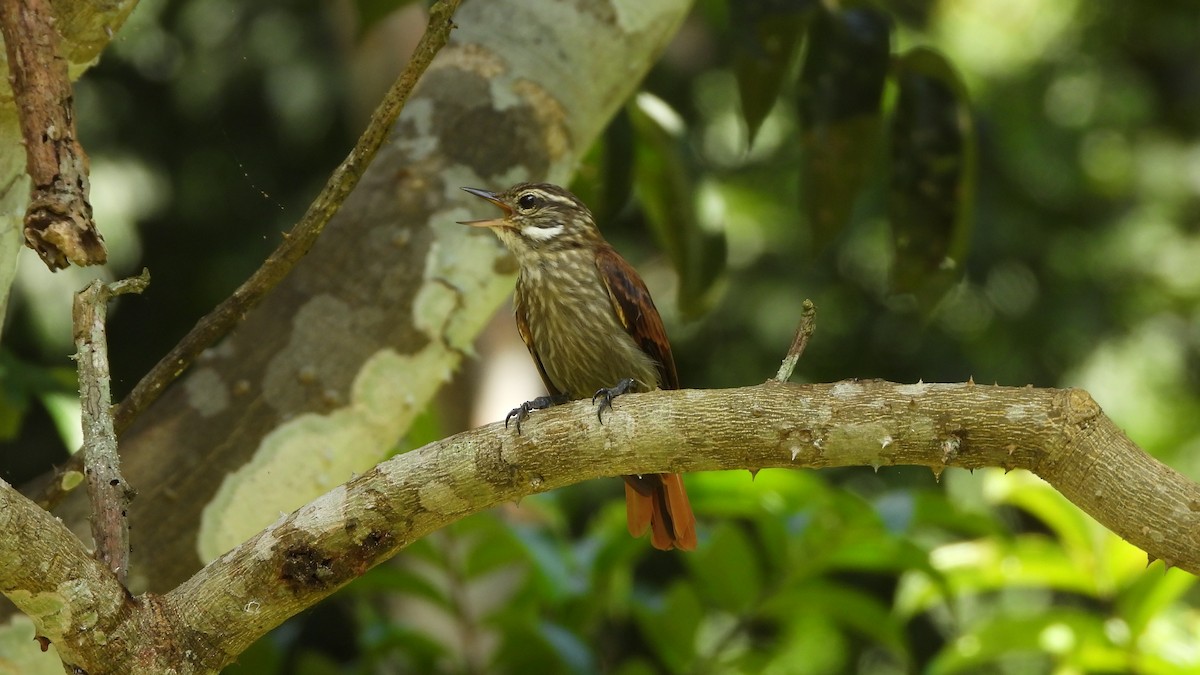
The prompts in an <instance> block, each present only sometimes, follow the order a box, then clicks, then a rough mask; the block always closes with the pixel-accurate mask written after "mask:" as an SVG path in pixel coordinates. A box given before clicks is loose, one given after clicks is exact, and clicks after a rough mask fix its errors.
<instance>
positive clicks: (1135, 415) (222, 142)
mask: <svg viewBox="0 0 1200 675" xmlns="http://www.w3.org/2000/svg"><path fill="white" fill-rule="evenodd" d="M475 1H479V0H475ZM422 27H423V17H422V6H421V5H420V4H419V3H404V2H394V1H393V2H389V1H387V0H358V1H357V2H350V1H348V0H343V1H340V2H314V1H304V0H296V1H291V2H286V1H282V0H260V1H258V2H254V3H236V2H233V1H232V0H142V2H141V3H140V6H139V7H138V9H137V10H136V12H135V13H134V15H133V16H132V18H131V19H130V21H129V23H128V24H127V25H126V26H125V28H123V29H122V30H121V32H120V33H119V34H118V35H117V37H116V39H115V40H114V42H113V43H112V45H110V47H109V48H108V50H107V51H106V52H105V53H104V56H103V58H102V60H101V62H100V64H99V65H98V66H96V67H95V68H93V69H92V70H91V71H89V72H88V73H87V74H86V75H85V76H84V77H83V78H82V79H81V80H80V81H79V83H78V84H77V88H76V104H77V113H78V119H79V124H80V134H81V136H82V140H83V142H84V144H85V147H87V149H88V151H89V152H90V154H91V157H92V171H93V201H94V204H95V207H96V217H97V221H98V222H99V223H100V225H101V229H102V230H103V231H104V232H105V235H106V237H107V238H108V241H109V244H110V251H111V252H112V263H111V264H110V266H109V272H108V273H110V274H114V275H124V274H128V273H131V272H133V271H135V270H136V269H139V268H140V267H141V266H142V265H146V266H149V267H150V268H151V272H152V274H153V275H154V282H153V285H152V286H151V288H150V290H149V292H148V293H147V294H146V295H145V296H143V297H136V298H126V299H122V300H120V301H119V302H118V303H117V305H116V307H115V308H114V310H113V313H112V318H111V326H110V342H111V353H112V359H113V372H114V394H115V395H116V396H118V397H119V396H121V395H123V394H124V393H125V392H126V391H128V389H129V388H130V387H131V386H132V385H133V383H134V382H136V381H137V379H138V377H140V375H141V374H142V373H144V372H145V371H146V370H147V369H148V368H149V367H150V366H151V365H152V364H153V363H154V362H155V361H156V360H157V359H158V358H159V356H160V355H162V354H163V353H164V352H166V350H167V349H169V348H170V347H171V346H173V345H174V343H175V342H176V341H177V340H178V338H179V337H180V336H181V335H182V334H183V333H184V332H185V331H186V330H187V329H188V328H189V327H190V326H191V325H192V324H193V323H194V322H195V320H196V319H197V318H198V317H199V316H200V315H201V314H203V313H204V312H206V311H207V310H209V309H210V308H211V307H212V306H213V305H215V304H216V303H217V302H219V301H220V300H221V299H223V298H224V297H225V296H226V295H228V294H229V293H230V292H231V291H232V290H233V289H234V288H235V287H236V286H237V284H238V283H239V282H240V281H241V280H243V279H244V278H245V277H246V276H247V275H248V274H249V273H250V272H251V271H252V270H254V269H255V268H256V267H257V266H258V265H259V263H260V262H261V261H262V259H263V258H264V257H265V256H266V254H267V253H268V252H269V251H270V250H271V249H272V248H274V246H275V244H276V242H277V241H278V238H279V233H280V232H282V231H285V230H286V229H288V228H289V227H290V226H291V224H292V223H293V222H294V221H295V220H296V219H297V218H298V217H299V215H300V214H301V213H302V212H303V209H304V208H305V207H306V206H307V204H308V202H309V200H311V198H312V197H313V196H314V195H315V194H316V192H317V190H318V188H319V186H320V185H321V184H322V183H323V182H324V180H325V178H326V177H327V175H328V173H329V171H330V170H331V169H332V167H333V166H334V165H335V164H336V162H337V161H339V160H340V159H341V158H342V157H343V156H344V155H345V153H346V151H347V149H348V148H349V147H350V145H351V144H352V142H353V140H354V138H355V137H356V136H357V134H358V132H359V131H360V130H361V128H362V127H363V125H364V123H365V119H366V116H367V115H368V114H369V112H370V110H371V108H372V107H373V105H374V102H375V101H376V100H377V98H378V97H379V95H380V94H381V92H382V90H383V89H384V88H385V87H386V86H387V85H388V84H389V83H390V79H391V77H392V76H393V75H394V73H395V72H396V71H397V70H398V68H399V67H400V66H401V65H402V64H403V61H404V56H405V55H404V45H406V44H411V43H412V41H414V40H415V38H416V37H417V36H418V35H419V34H420V30H421V28H422ZM1198 38H1200V4H1198V3H1196V2H1195V1H1194V0H1147V1H1145V2H1140V3H1088V2H1081V1H1080V0H1041V1H1035V0H942V1H941V2H936V1H929V2H926V1H924V0H892V1H891V2H883V3H881V4H878V5H872V6H868V5H859V6H857V7H854V8H851V9H846V10H843V11H839V12H836V13H829V12H822V11H819V10H818V8H817V3H814V2H806V1H803V0H794V1H787V0H755V1H753V2H735V1H733V0H730V1H729V2H723V1H720V0H700V1H699V2H697V5H696V8H695V11H694V12H693V15H692V16H691V18H690V19H689V20H688V21H687V22H686V24H685V25H684V27H683V28H682V30H681V31H680V33H679V35H678V36H677V38H676V40H675V42H674V43H673V44H672V46H671V47H670V48H669V49H668V51H667V53H666V54H664V56H663V57H662V59H661V62H660V63H659V64H658V65H657V66H656V67H655V69H654V71H653V72H652V74H651V75H650V77H649V78H648V80H647V81H646V83H645V85H644V88H643V93H642V94H640V95H639V96H638V97H637V98H636V99H635V100H633V101H631V102H630V103H629V105H628V106H626V108H625V109H624V110H623V111H622V112H621V113H620V115H619V116H618V117H617V118H616V119H615V120H614V121H613V124H612V125H611V127H610V129H609V130H608V131H607V132H606V134H605V137H604V138H603V139H602V141H601V142H600V143H598V144H597V146H596V147H595V148H593V149H592V151H591V152H589V154H588V157H587V159H586V161H585V162H584V164H583V165H582V166H581V167H580V171H579V174H578V177H577V179H576V182H575V183H574V184H573V186H572V187H573V189H575V190H576V191H577V192H578V193H579V194H580V195H581V196H583V197H584V199H585V200H586V201H587V202H588V203H589V204H591V205H592V206H593V208H594V210H595V211H596V212H597V215H598V216H599V218H600V222H601V226H602V228H603V229H604V231H605V233H606V235H607V236H608V237H609V239H610V241H612V242H613V244H614V245H615V246H616V247H617V248H618V250H620V251H622V252H623V253H625V255H626V257H627V258H629V259H630V261H631V262H633V263H634V264H635V265H636V266H637V267H638V268H639V269H640V270H642V272H643V274H644V276H645V277H646V278H647V281H648V282H649V283H650V285H651V287H652V289H654V290H655V292H656V294H657V303H658V305H659V307H660V309H661V310H662V311H663V314H664V317H665V318H666V321H667V323H668V330H669V332H670V333H671V336H672V341H673V344H674V348H675V355H676V360H677V362H678V366H679V371H680V374H681V379H682V381H683V384H684V386H687V387H732V386H741V385H748V384H754V383H758V382H761V381H763V380H765V379H767V378H768V377H770V376H772V375H773V374H774V372H775V369H776V368H777V367H778V363H779V360H780V359H781V358H782V356H783V354H784V352H785V351H786V348H787V345H788V343H789V341H790V339H791V335H792V331H793V330H794V329H795V326H796V322H797V320H798V318H799V315H800V306H801V303H802V302H803V300H804V299H805V298H806V297H807V298H811V299H813V300H814V301H815V302H816V303H817V305H818V307H819V312H818V315H817V333H816V335H815V337H814V339H813V341H812V342H811V344H810V346H809V348H808V351H807V352H806V353H805V355H804V358H803V359H802V360H801V362H800V365H799V367H798V369H797V374H796V376H795V379H797V380H803V381H834V380H839V379H844V378H856V377H857V378H885V379H889V380H895V381H901V382H913V381H916V380H918V379H922V380H925V381H963V380H966V379H967V378H968V377H973V378H974V379H975V381H976V382H979V383H992V382H997V383H1000V384H1006V385H1024V384H1032V385H1035V386H1044V387H1066V386H1079V387H1083V388H1085V389H1087V390H1088V391H1089V392H1090V393H1091V394H1092V395H1093V396H1094V397H1095V398H1096V399H1097V400H1098V401H1099V402H1100V404H1101V405H1102V406H1103V407H1104V409H1105V411H1106V413H1107V414H1109V415H1110V416H1111V417H1113V418H1114V419H1115V420H1116V421H1117V423H1118V424H1120V425H1121V426H1122V427H1123V428H1124V429H1125V430H1126V431H1127V433H1128V434H1129V435H1130V436H1131V437H1132V438H1133V439H1134V440H1135V441H1136V442H1137V443H1139V444H1140V445H1141V446H1142V447H1143V448H1145V449H1146V450H1147V451H1148V452H1150V453H1151V454H1153V455H1155V456H1156V457H1158V458H1160V459H1161V460H1162V461H1164V462H1166V463H1168V464H1170V465H1171V466H1173V467H1175V468H1177V469H1179V470H1180V471H1182V472H1184V473H1185V474H1187V475H1189V476H1190V477H1192V478H1193V479H1196V478H1200V452H1197V450H1200V39H1198ZM752 135H753V140H751V137H752ZM491 187H496V188H501V187H504V186H491ZM25 253H28V251H26V252H25ZM94 274H95V272H94V270H85V271H82V272H81V271H78V270H72V271H70V272H66V273H60V274H58V275H51V274H49V273H48V272H47V271H46V270H45V269H44V268H42V267H41V266H40V265H38V264H37V261H36V259H34V258H33V256H32V255H25V256H24V259H23V261H22V267H21V269H20V272H19V276H18V281H17V284H16V286H15V287H14V302H13V304H14V306H13V308H12V310H11V312H10V316H8V317H7V324H6V327H5V332H4V342H3V344H2V345H0V376H2V379H0V382H2V384H0V397H2V399H0V476H2V477H3V478H4V479H5V480H8V481H10V482H14V483H20V482H22V481H24V480H27V479H29V478H31V477H32V476H34V475H37V474H38V473H40V472H42V471H44V470H46V468H47V467H48V466H50V464H51V463H53V462H58V461H61V460H62V459H63V458H64V457H65V456H66V453H67V448H68V447H74V446H75V445H76V444H77V442H78V441H77V437H78V413H77V404H76V403H75V402H74V400H75V382H74V377H75V376H74V365H73V363H72V362H71V361H70V360H69V358H68V355H69V354H71V353H72V352H73V347H72V345H71V342H70V330H69V310H68V309H67V308H68V307H69V302H70V294H71V293H72V292H73V291H74V290H76V289H78V288H79V287H81V286H83V285H84V283H85V280H86V279H90V278H91V277H92V276H94ZM501 320H503V321H507V320H508V319H507V318H506V317H504V318H502V319H501ZM504 328H505V329H511V326H510V325H507V324H504ZM480 371H481V364H473V365H472V366H470V367H468V368H466V369H465V372H464V373H463V375H462V377H461V378H460V380H459V381H458V382H456V383H454V384H453V385H451V386H452V387H455V388H456V390H458V391H470V390H471V389H472V388H473V386H474V383H475V382H476V380H477V379H478V378H479V377H480ZM535 393H536V392H528V395H533V394H535ZM526 397H528V396H526ZM517 398H518V399H519V398H520V397H519V396H518V397H517ZM449 399H450V397H443V399H442V400H440V401H439V403H438V404H437V406H435V407H437V408H439V410H437V411H431V412H430V413H429V414H427V415H426V416H425V417H424V418H423V419H422V422H421V424H420V426H419V428H418V429H414V431H413V433H412V434H411V435H410V437H409V438H407V439H405V441H404V443H403V445H404V447H415V446H417V445H419V444H421V443H423V442H426V441H428V440H432V439H436V438H440V437H443V436H445V435H447V434H450V433H453V432H455V431H457V430H459V427H460V426H461V424H462V422H461V421H460V420H463V419H465V418H466V411H463V410H445V409H444V407H445V406H446V405H447V401H448V400H449ZM517 402H519V400H517V399H514V401H513V404H515V403H517ZM687 480H688V487H689V491H690V493H691V494H692V502H693V505H694V507H695V510H696V513H697V515H698V517H699V519H700V528H701V531H702V532H701V544H700V547H699V549H698V550H697V551H696V552H695V553H694V554H688V555H678V554H661V553H658V552H655V551H653V550H652V549H650V547H649V546H648V544H647V543H646V542H645V541H634V540H631V539H629V537H628V535H627V534H626V533H625V530H624V515H623V509H624V507H623V505H622V502H621V501H620V494H621V492H620V491H621V488H620V483H619V481H616V480H614V481H598V482H594V483H589V484H586V485H580V486H576V487H574V488H571V489H566V490H560V491H557V492H554V493H551V494H545V495H539V496H537V497H533V498H529V499H526V500H524V501H522V502H521V504H520V505H519V507H518V506H511V507H508V508H503V509H497V510H495V511H493V512H490V513H486V514H481V515H478V516H475V517H472V518H470V519H467V520H466V521H463V522H461V523H459V524H457V525H455V526H453V527H450V528H448V529H446V530H444V531H440V532H438V533H436V534H435V535H434V536H431V537H429V538H427V539H425V540H423V541H420V542H418V543H417V544H415V545H413V546H411V547H410V548H409V549H408V550H406V551H405V552H404V553H402V554H401V555H400V556H399V557H398V558H397V559H396V560H395V561H394V562H393V563H390V564H387V565H384V566H381V567H380V568H379V569H377V570H374V571H372V572H371V573H369V574H368V575H366V576H365V577H364V578H362V579H361V580H359V581H357V582H355V583H354V584H352V585H351V586H350V587H349V588H348V589H346V590H345V591H344V592H342V593H340V594H338V595H337V596H335V597H334V598H332V599H330V600H329V601H327V602H325V603H323V604H322V605H321V606H319V607H318V608H316V609H314V610H312V611H310V612H307V613H305V614H303V615H301V616H300V617H297V618H296V619H294V620H292V621H290V622H288V623H287V624H286V625H284V626H283V627H281V628H280V629H278V630H276V631H275V632H273V633H272V634H271V635H270V636H268V637H267V638H266V639H264V640H263V641H261V642H260V643H259V644H258V645H256V646H255V647H253V648H252V649H251V650H250V651H249V652H248V653H246V654H245V655H243V657H242V658H241V665H240V666H239V667H235V668H231V669H230V672H238V673H284V672H288V673H314V674H315V673H375V672H382V673H393V672H396V673H404V672H470V673H480V672H518V671H519V672H581V673H590V672H618V673H625V674H630V675H632V674H635V673H655V672H676V673H690V672H707V673H726V672H745V673H757V672H771V673H840V672H861V673H904V672H928V673H955V672H971V673H978V672H984V673H992V672H994V673H1084V672H1114V673H1115V672H1138V673H1185V672H1200V611H1198V610H1197V609H1196V603H1197V600H1198V599H1200V592H1198V591H1197V590H1196V588H1195V586H1194V583H1193V582H1194V580H1195V578H1194V577H1192V576H1191V575H1188V574H1185V573H1182V572H1180V571H1178V570H1171V571H1168V572H1164V570H1163V568H1162V564H1161V563H1155V564H1152V565H1150V566H1149V567H1148V568H1147V566H1146V557H1145V554H1143V553H1141V552H1139V551H1138V550H1136V549H1134V548H1132V547H1131V546H1129V545H1127V544H1125V543H1124V542H1122V541H1120V540H1119V539H1117V538H1116V537H1115V536H1113V535H1111V534H1110V533H1108V532H1107V531H1105V530H1104V529H1103V528H1101V527H1099V526H1098V525H1096V524H1095V523H1094V522H1093V521H1092V520H1091V519H1090V518H1088V517H1087V516H1085V515H1083V514H1081V513H1080V512H1079V511H1078V510H1077V509H1076V508H1074V507H1073V506H1071V505H1070V504H1069V503H1067V502H1066V501H1065V500H1064V499H1063V498H1062V497H1061V496H1059V495H1058V494H1057V493H1056V492H1055V491H1053V490H1052V489H1051V488H1049V487H1048V486H1046V485H1045V484H1044V483H1042V482H1041V481H1040V480H1038V479H1036V478H1035V477H1032V476H1030V475H1029V474H1027V473H1024V472H1014V473H1012V474H1008V475H1005V474H1003V472H1001V471H999V470H995V471H978V472H975V473H974V474H970V473H967V472H964V471H955V470H950V471H947V472H946V473H945V474H943V475H942V476H941V479H940V481H938V480H935V477H934V476H932V475H931V474H930V472H929V471H927V470H924V469H920V470H918V469H914V468H903V467H901V468H889V467H885V468H880V469H878V470H872V469H871V468H869V467H867V468H861V469H840V470H827V471H821V472H781V471H764V472H762V473H760V474H759V475H758V476H757V477H756V478H754V479H753V480H751V477H750V475H748V474H747V473H746V472H736V473H729V474H704V475H693V476H689V477H688V479H687Z"/></svg>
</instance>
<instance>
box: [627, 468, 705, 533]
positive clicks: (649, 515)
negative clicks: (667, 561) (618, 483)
mask: <svg viewBox="0 0 1200 675" xmlns="http://www.w3.org/2000/svg"><path fill="white" fill-rule="evenodd" d="M625 515H626V519H627V521H628V525H629V534H632V535H633V536H635V537H640V536H642V535H643V534H645V533H646V530H647V529H649V530H650V543H651V545H653V546H654V548H657V549H659V550H662V551H669V550H671V549H673V548H677V549H679V550H681V551H691V550H692V549H694V548H696V516H694V515H692V505H691V504H690V503H689V502H688V496H687V491H686V490H685V489H684V487H683V477H682V476H680V475H679V474H677V473H659V474H647V475H643V476H636V477H635V476H628V477H626V479H625Z"/></svg>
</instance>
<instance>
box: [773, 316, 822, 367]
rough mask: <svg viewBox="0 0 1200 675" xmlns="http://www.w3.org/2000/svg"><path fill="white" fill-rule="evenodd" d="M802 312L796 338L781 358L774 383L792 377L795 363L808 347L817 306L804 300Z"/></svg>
mask: <svg viewBox="0 0 1200 675" xmlns="http://www.w3.org/2000/svg"><path fill="white" fill-rule="evenodd" d="M803 308H804V311H803V312H802V313H801V314H800V325H799V327H797V328H796V336H795V337H793V338H792V345H791V346H790V347H788V353H787V356H785V357H783V363H781V364H780V365H779V372H778V373H776V374H775V381H777V382H787V381H788V380H789V379H790V378H791V377H792V371H793V370H795V369H796V363H797V362H799V361H800V356H801V355H803V354H804V349H805V347H807V346H808V339H809V338H811V337H812V334H813V330H815V329H816V318H817V306H816V305H814V304H813V301H812V300H808V299H805V301H804V305H803Z"/></svg>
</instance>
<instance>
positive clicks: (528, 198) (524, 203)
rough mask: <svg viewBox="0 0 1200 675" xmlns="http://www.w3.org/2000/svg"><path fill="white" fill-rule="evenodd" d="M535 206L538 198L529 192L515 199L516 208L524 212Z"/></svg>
mask: <svg viewBox="0 0 1200 675" xmlns="http://www.w3.org/2000/svg"><path fill="white" fill-rule="evenodd" d="M537 204H538V198H537V197H535V196H533V194H532V193H529V192H526V193H525V194H523V195H521V196H520V198H519V199H517V206H519V207H521V208H522V209H525V210H529V209H532V208H533V207H535V206H537Z"/></svg>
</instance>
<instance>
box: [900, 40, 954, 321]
mask: <svg viewBox="0 0 1200 675" xmlns="http://www.w3.org/2000/svg"><path fill="white" fill-rule="evenodd" d="M894 77H895V80H896V86H897V89H898V93H897V96H896V106H895V111H894V113H893V115H892V122H891V130H890V145H891V186H890V188H889V191H888V215H889V217H890V219H891V223H892V238H893V243H894V245H895V262H894V264H893V268H892V283H893V288H894V289H895V290H896V291H899V292H902V293H915V294H916V295H917V299H918V301H919V303H920V304H921V306H922V307H923V308H925V309H927V310H928V309H931V308H932V307H933V305H934V304H935V303H936V302H937V301H938V300H940V299H941V297H942V295H944V294H945V292H946V290H948V289H949V288H950V287H951V285H952V284H953V283H954V282H955V281H956V280H957V279H958V278H959V277H961V275H962V267H963V261H964V257H965V255H966V249H967V241H968V237H969V234H970V220H969V215H970V211H971V194H972V192H973V191H974V188H975V132H974V126H973V125H972V123H971V115H970V110H969V105H968V100H967V94H966V88H965V87H964V86H963V84H962V82H961V80H960V79H959V77H958V73H957V72H955V70H954V68H953V66H951V65H950V63H949V62H948V61H947V60H946V59H945V57H943V56H942V55H941V54H939V53H937V52H935V51H933V50H932V49H929V48H926V47H918V48H915V49H912V50H910V51H908V52H906V53H905V54H904V55H903V56H901V57H900V58H899V59H897V61H896V65H895V69H894Z"/></svg>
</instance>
